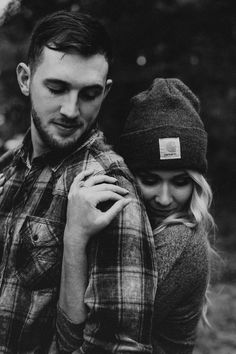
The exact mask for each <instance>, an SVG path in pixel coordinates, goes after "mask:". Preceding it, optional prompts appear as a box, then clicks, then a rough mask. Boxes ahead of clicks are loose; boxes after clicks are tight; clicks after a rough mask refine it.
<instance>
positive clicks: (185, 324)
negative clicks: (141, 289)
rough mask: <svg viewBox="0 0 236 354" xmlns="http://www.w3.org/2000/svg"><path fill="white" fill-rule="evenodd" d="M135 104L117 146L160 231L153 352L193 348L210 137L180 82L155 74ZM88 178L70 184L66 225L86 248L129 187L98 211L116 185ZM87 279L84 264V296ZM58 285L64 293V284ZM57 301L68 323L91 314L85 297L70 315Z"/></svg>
mask: <svg viewBox="0 0 236 354" xmlns="http://www.w3.org/2000/svg"><path fill="white" fill-rule="evenodd" d="M131 103H132V108H131V111H130V114H129V116H128V118H127V121H126V125H125V128H124V131H123V134H122V135H121V137H120V140H119V144H118V150H119V152H120V154H121V155H122V156H123V157H124V159H125V161H126V162H127V164H128V166H129V168H130V169H131V171H132V172H133V174H134V175H135V177H136V180H137V184H138V186H139V188H140V191H141V193H142V196H143V201H144V203H145V206H146V209H147V213H148V216H149V219H150V222H151V225H152V228H153V233H154V236H155V245H156V252H157V257H156V258H157V269H158V273H159V282H158V287H157V293H156V300H155V314H154V319H153V330H152V343H153V352H154V353H156V354H157V353H162V354H163V353H166V354H172V353H173V354H178V353H179V354H180V353H181V354H185V353H192V351H193V347H194V342H195V338H196V328H197V324H198V321H199V318H200V317H201V315H202V314H203V316H205V315H204V313H205V311H204V308H205V306H204V302H205V299H206V290H207V285H208V283H209V258H210V254H211V247H210V244H209V241H208V238H209V235H210V233H211V231H212V229H213V228H214V221H213V219H212V216H211V215H210V213H209V207H210V204H211V199H212V193H211V189H210V187H209V185H208V183H207V181H206V179H205V177H204V174H205V172H206V169H207V160H206V150H207V134H206V132H205V129H204V125H203V123H202V121H201V119H200V116H199V101H198V99H197V98H196V96H195V95H194V94H193V93H192V92H191V91H190V89H189V88H188V87H187V86H186V85H184V84H183V83H182V82H181V81H180V80H178V79H156V80H154V82H153V84H152V86H151V87H150V89H148V90H147V91H144V92H142V93H140V94H138V95H137V96H135V97H134V98H133V99H132V101H131ZM88 175H89V173H88ZM88 175H86V176H85V175H80V176H78V177H77V178H76V179H75V181H74V183H73V184H72V187H71V193H72V194H71V195H73V198H72V199H73V200H72V199H71V200H69V205H68V220H71V222H70V221H69V223H70V224H71V225H72V224H73V227H76V228H80V230H83V231H82V232H80V235H81V243H82V244H83V247H82V249H84V250H85V248H86V245H87V242H88V241H89V239H90V238H91V237H92V236H93V235H95V234H97V233H98V232H99V231H101V229H102V228H103V227H105V226H106V225H108V224H109V223H110V222H111V220H112V218H113V217H115V216H116V215H117V213H119V212H120V210H121V209H122V208H124V207H125V206H126V205H127V204H128V202H129V200H128V199H127V197H126V194H125V193H124V191H123V194H121V193H119V191H118V190H116V198H114V199H116V201H115V204H114V205H113V206H112V207H111V209H108V210H107V211H106V212H102V211H100V210H99V208H98V207H97V206H98V203H99V202H100V201H101V196H102V195H103V193H105V191H107V190H108V189H109V188H113V187H112V186H113V184H114V181H112V180H111V179H110V177H108V176H106V177H105V176H103V177H101V176H92V177H91V176H88ZM100 182H102V184H101V185H100ZM99 185H100V187H98V186H99ZM98 188H100V189H99V193H100V194H99V197H98V198H97V199H96V195H95V194H96V193H95V192H96V191H97V190H98ZM118 196H119V197H118ZM91 200H92V202H91ZM105 200H106V198H105V197H104V198H103V199H102V201H105ZM75 205H76V210H75ZM95 214H96V215H95ZM90 215H91V217H90ZM72 216H73V218H72ZM86 218H87V220H86ZM72 219H73V222H72ZM79 219H80V220H82V221H79ZM83 233H84V235H85V237H84V238H83V236H82V234H83ZM85 262H86V255H85V251H84V262H83V264H84V265H85ZM85 279H86V268H85V267H84V268H83V274H80V280H79V283H80V286H79V287H78V288H79V289H80V293H79V292H78V293H79V295H80V300H81V296H82V295H81V293H82V292H83V291H85V283H86V282H85ZM78 288H77V289H78ZM61 289H62V290H61V293H65V289H63V281H62V287H61ZM74 290H75V289H74ZM78 293H77V299H78ZM74 295H75V297H76V292H75V294H74ZM59 306H60V307H61V309H62V313H63V311H64V314H66V315H67V320H70V319H71V315H72V316H73V315H74V314H75V313H77V314H80V315H79V316H78V317H77V318H76V322H77V323H80V322H81V324H82V322H83V321H84V320H85V318H86V308H85V307H84V305H83V303H82V301H80V302H79V304H78V306H76V307H77V309H76V310H75V307H73V306H71V308H72V310H71V312H70V311H68V307H66V306H65V302H64V301H63V296H61V297H60V301H59ZM68 317H69V318H68ZM71 322H72V323H73V321H71ZM78 328H79V327H78ZM78 333H79V332H78Z"/></svg>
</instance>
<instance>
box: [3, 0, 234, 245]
mask: <svg viewBox="0 0 236 354" xmlns="http://www.w3.org/2000/svg"><path fill="white" fill-rule="evenodd" d="M60 9H68V10H71V11H78V10H79V11H83V12H88V13H90V14H92V15H94V16H96V17H97V18H99V19H100V21H101V22H103V23H104V24H105V26H106V27H107V29H108V31H109V33H110V34H111V37H112V39H113V42H114V57H115V59H114V65H113V71H112V76H113V79H114V85H113V90H112V91H111V94H109V96H108V98H107V103H106V105H105V106H104V107H103V108H102V110H101V114H100V121H101V125H102V127H103V129H104V131H105V133H106V135H107V136H108V139H109V141H111V142H115V141H116V139H117V136H118V133H119V132H120V131H121V130H122V126H123V123H124V120H125V117H126V115H127V113H128V110H129V98H130V97H131V96H132V95H133V94H136V93H137V92H138V91H140V90H143V89H145V88H146V87H148V86H149V84H150V82H151V81H152V80H153V78H154V77H157V76H164V77H167V76H177V77H179V78H181V79H182V80H183V81H184V82H186V83H187V84H188V85H189V86H190V87H191V88H192V89H193V91H195V92H196V93H197V94H198V95H199V97H200V99H201V102H202V116H203V119H204V121H205V124H206V127H207V130H208V132H209V154H208V157H209V162H210V163H209V175H210V178H211V180H212V183H213V188H214V190H215V191H216V214H217V216H218V218H219V219H220V220H221V219H222V218H223V219H224V220H226V219H225V216H222V215H223V214H224V213H225V205H226V204H227V203H228V205H227V206H226V209H227V212H228V213H231V215H232V214H233V213H235V210H236V208H235V207H236V186H235V183H234V181H235V180H236V151H235V150H236V149H235V141H236V140H235V138H236V120H235V108H236V46H235V41H236V13H235V11H234V0H148V1H147V0H47V1H42V0H34V1H32V0H21V1H20V0H12V1H11V4H10V5H9V7H8V9H7V11H6V14H5V22H4V24H3V25H2V27H1V31H0V53H1V56H0V117H2V116H4V117H5V119H2V120H1V119H0V126H1V131H0V140H2V141H3V142H4V141H6V140H7V139H9V138H10V137H11V136H12V135H13V134H15V135H16V134H19V133H23V132H24V131H25V130H26V127H27V124H28V121H29V118H28V116H29V114H28V112H29V107H27V105H26V102H25V100H24V98H23V97H22V96H21V94H20V92H19V89H18V87H17V84H16V80H15V67H16V64H17V63H18V62H19V61H20V60H25V53H26V49H27V44H28V39H29V34H30V32H31V29H32V27H33V25H34V23H35V21H36V20H37V19H39V18H40V17H41V16H44V15H45V14H47V13H50V12H53V11H55V10H60ZM22 110H23V112H22ZM111 116H112V119H111V118H110V117H111ZM6 117H7V119H6ZM22 117H24V118H22ZM16 121H17V124H16ZM1 122H2V123H1ZM222 206H224V207H222ZM225 223H227V222H225ZM222 230H223V231H221V232H226V233H227V235H229V234H232V235H233V233H234V232H235V231H236V226H234V229H232V227H231V229H230V230H231V231H225V230H226V227H224V228H223V229H222ZM235 245H236V241H235Z"/></svg>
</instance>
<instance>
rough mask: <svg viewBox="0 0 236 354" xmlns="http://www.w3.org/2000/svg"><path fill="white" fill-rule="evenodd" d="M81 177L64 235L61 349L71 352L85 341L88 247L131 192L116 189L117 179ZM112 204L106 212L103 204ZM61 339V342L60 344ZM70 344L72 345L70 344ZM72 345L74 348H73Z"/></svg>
mask: <svg viewBox="0 0 236 354" xmlns="http://www.w3.org/2000/svg"><path fill="white" fill-rule="evenodd" d="M89 175H91V173H89V172H84V173H81V174H79V175H78V176H77V177H76V178H75V180H74V182H73V183H72V185H71V188H70V192H69V196H68V208H67V222H66V227H65V232H64V253H63V261H62V275H61V288H60V297H59V302H58V312H59V318H61V321H59V322H58V323H57V329H58V333H59V339H60V340H61V346H62V347H63V349H65V347H66V348H67V349H68V351H69V350H73V349H75V348H76V347H78V344H80V341H81V340H82V338H83V322H84V321H85V319H86V317H87V309H86V306H85V304H84V293H85V289H86V286H87V255H86V246H87V244H88V242H89V240H90V238H91V237H92V236H94V235H96V234H98V233H99V232H100V231H101V230H103V229H104V228H105V227H106V226H107V225H108V224H109V223H110V222H111V221H112V220H113V219H114V217H115V216H116V215H117V214H118V213H119V212H120V211H121V210H122V209H123V208H124V207H125V206H126V205H127V204H128V203H129V201H130V200H129V199H127V198H124V196H125V195H127V193H128V191H127V190H126V189H124V188H121V187H119V186H116V185H115V184H114V183H115V182H116V179H115V178H113V177H109V176H105V175H99V176H90V178H88V179H87V180H86V181H84V179H85V178H86V177H88V176H89ZM107 201H112V203H113V204H112V206H110V207H109V208H108V209H107V210H106V211H105V212H103V211H101V210H100V209H99V208H98V205H99V203H102V202H107ZM60 340H59V343H60ZM69 343H70V344H69ZM71 345H72V347H73V348H72V347H71Z"/></svg>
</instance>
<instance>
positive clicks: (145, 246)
mask: <svg viewBox="0 0 236 354" xmlns="http://www.w3.org/2000/svg"><path fill="white" fill-rule="evenodd" d="M29 136H30V135H29V134H28V137H26V139H25V141H24V142H23V145H22V147H20V148H19V149H18V150H17V151H15V152H14V153H12V154H11V156H10V157H9V154H8V156H7V157H6V159H4V158H2V159H1V160H0V168H1V167H2V168H1V169H2V172H3V173H4V175H5V177H6V183H5V186H4V193H3V195H1V196H0V352H1V353H14V354H16V353H40V354H41V353H59V352H60V353H66V352H70V351H72V348H73V347H74V348H73V349H76V348H80V349H79V350H80V352H82V353H97V354H98V353H107V352H108V353H109V352H117V353H129V352H132V353H134V352H135V353H138V352H140V353H145V352H148V353H149V352H151V345H150V334H151V324H152V315H153V308H154V298H155V292H156V285H157V273H156V269H155V264H156V262H155V246H154V240H153V236H152V231H151V228H150V225H149V222H148V219H147V216H146V213H145V210H144V208H143V206H142V204H141V202H140V200H139V198H138V195H137V191H136V188H135V186H134V181H133V179H132V177H131V176H130V174H129V171H128V170H127V168H126V166H125V165H124V163H123V160H122V159H121V158H120V157H119V156H117V155H116V154H115V153H114V152H112V151H111V150H110V148H109V147H107V146H106V145H105V144H104V142H103V137H102V135H101V133H99V132H97V131H95V132H93V133H91V135H90V136H89V137H86V142H84V143H82V144H81V145H80V147H79V148H78V149H77V150H76V151H74V152H73V153H72V154H70V155H68V156H64V157H62V156H58V154H57V155H55V154H52V153H49V154H47V155H44V156H41V157H39V158H36V159H34V161H33V162H32V166H31V168H30V169H29V168H28V167H27V164H26V158H27V156H28V153H29V149H30V146H31V143H30V141H29ZM6 161H7V162H6ZM87 168H89V169H94V170H95V171H96V172H97V173H106V174H108V175H110V176H113V177H116V178H117V179H118V184H119V185H121V186H122V187H125V188H127V189H128V190H129V191H130V195H131V196H132V200H133V201H132V202H131V203H130V204H129V205H128V206H127V207H126V208H125V210H124V211H123V212H122V213H121V215H119V217H117V218H116V219H115V220H114V221H113V222H112V224H111V225H110V226H109V227H108V228H106V229H105V230H104V231H103V232H102V233H101V235H99V236H98V237H97V238H94V239H93V240H92V241H91V244H90V245H89V254H88V257H89V267H90V268H89V279H88V281H89V282H88V288H87V290H86V294H85V302H86V304H87V306H88V309H89V314H88V320H87V321H86V324H85V328H84V333H83V339H81V331H80V333H79V334H78V333H73V331H74V330H75V328H76V326H71V324H70V323H69V322H68V319H66V317H65V316H63V315H62V314H59V313H57V311H58V310H57V300H58V292H59V283H60V271H61V262H62V252H63V232H64V226H65V221H66V207H67V195H68V191H69V188H70V185H71V183H72V181H73V179H74V177H75V176H76V175H77V174H78V173H79V172H81V171H82V170H85V169H87ZM104 207H106V206H105V205H104ZM56 322H57V324H56ZM67 322H68V323H67ZM56 328H57V329H60V330H59V331H56ZM76 336H77V337H76Z"/></svg>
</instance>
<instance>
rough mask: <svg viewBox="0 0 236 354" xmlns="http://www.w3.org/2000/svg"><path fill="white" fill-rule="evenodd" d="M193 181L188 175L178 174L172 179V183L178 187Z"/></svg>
mask: <svg viewBox="0 0 236 354" xmlns="http://www.w3.org/2000/svg"><path fill="white" fill-rule="evenodd" d="M190 183H191V178H190V177H189V176H188V175H182V176H176V177H174V178H173V179H172V184H173V185H175V186H176V187H184V186H187V185H188V184H190Z"/></svg>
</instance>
